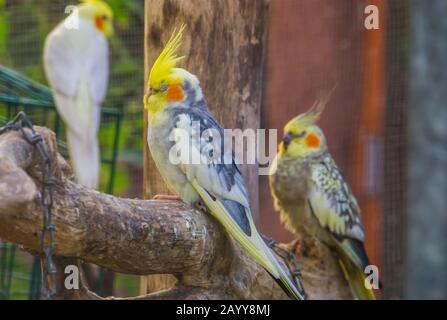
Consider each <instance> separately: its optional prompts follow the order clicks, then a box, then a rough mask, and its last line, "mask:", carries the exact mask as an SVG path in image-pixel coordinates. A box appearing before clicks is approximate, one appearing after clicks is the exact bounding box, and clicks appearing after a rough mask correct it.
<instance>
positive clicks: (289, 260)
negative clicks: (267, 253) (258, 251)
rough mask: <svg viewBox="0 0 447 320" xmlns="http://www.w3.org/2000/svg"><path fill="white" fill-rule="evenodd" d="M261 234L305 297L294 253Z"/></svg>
mask: <svg viewBox="0 0 447 320" xmlns="http://www.w3.org/2000/svg"><path fill="white" fill-rule="evenodd" d="M261 236H262V238H263V239H264V241H265V242H266V243H267V245H268V246H269V247H270V248H271V249H272V250H274V251H275V252H276V254H277V255H278V256H279V257H280V258H281V259H282V260H283V261H284V263H285V265H286V266H287V269H288V271H289V273H290V274H291V275H292V279H293V282H294V283H295V285H296V287H297V288H298V290H299V291H300V292H301V293H302V294H303V296H304V298H305V299H306V296H307V294H306V291H305V290H304V286H303V283H302V279H301V269H300V267H299V266H298V265H297V263H296V255H295V254H294V253H292V252H291V251H290V250H287V249H286V248H283V247H282V246H281V245H280V244H278V242H277V241H275V240H273V239H272V238H269V237H267V236H264V235H263V234H261Z"/></svg>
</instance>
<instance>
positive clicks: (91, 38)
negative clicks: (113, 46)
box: [44, 0, 113, 188]
mask: <svg viewBox="0 0 447 320" xmlns="http://www.w3.org/2000/svg"><path fill="white" fill-rule="evenodd" d="M112 18H113V14H112V10H111V9H110V7H109V6H108V5H107V4H106V3H104V2H102V1H99V0H84V1H83V3H82V4H80V5H78V6H77V7H76V10H74V11H73V12H72V13H71V15H70V16H68V17H67V18H66V20H64V21H62V22H61V23H59V24H58V25H57V26H56V27H55V28H54V29H53V31H51V32H50V34H49V35H48V36H47V38H46V41H45V48H44V67H45V73H46V76H47V78H48V82H49V84H50V86H51V89H52V92H53V96H54V101H55V104H56V108H57V110H58V112H59V114H60V116H61V117H62V119H63V120H64V122H65V125H66V128H67V142H68V149H69V154H70V159H71V162H72V165H73V169H74V172H75V175H76V177H77V180H78V182H79V183H81V184H83V185H85V186H87V187H91V188H96V187H97V185H98V180H99V166H100V156H99V145H98V137H97V133H98V128H99V122H100V108H101V103H102V102H103V100H104V98H105V95H106V91H107V84H108V78H109V49H108V42H107V37H109V36H110V35H112V33H113V25H112ZM68 19H69V20H68Z"/></svg>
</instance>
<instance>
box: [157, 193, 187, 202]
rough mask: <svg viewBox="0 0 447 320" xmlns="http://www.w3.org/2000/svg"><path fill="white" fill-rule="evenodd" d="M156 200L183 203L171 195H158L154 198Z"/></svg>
mask: <svg viewBox="0 0 447 320" xmlns="http://www.w3.org/2000/svg"><path fill="white" fill-rule="evenodd" d="M153 199H154V200H170V201H182V199H181V198H180V197H179V196H174V195H170V194H156V195H155V196H154V198H153Z"/></svg>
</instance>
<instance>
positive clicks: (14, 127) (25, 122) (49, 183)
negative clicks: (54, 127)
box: [0, 111, 56, 299]
mask: <svg viewBox="0 0 447 320" xmlns="http://www.w3.org/2000/svg"><path fill="white" fill-rule="evenodd" d="M26 129H28V130H26ZM8 131H20V132H21V133H22V135H23V137H24V138H25V140H26V141H27V142H28V143H29V144H31V145H33V146H34V147H35V148H36V149H37V151H38V152H39V155H40V158H41V161H40V169H41V172H42V186H41V191H40V202H41V205H42V208H43V213H44V215H43V228H42V235H41V239H40V240H41V242H40V247H41V250H42V252H43V254H44V259H42V278H43V282H44V284H45V291H44V296H45V298H46V299H52V298H53V296H54V295H55V294H56V266H55V264H54V262H53V254H54V250H55V240H54V231H55V227H54V224H53V221H52V213H51V209H52V207H53V187H54V177H53V161H52V159H51V158H50V156H49V154H48V152H47V149H46V147H45V144H44V142H43V139H42V136H41V135H40V134H39V133H37V132H36V131H35V130H34V127H33V124H32V123H31V121H30V120H29V119H28V117H27V115H26V114H25V112H23V111H21V112H19V113H18V114H17V116H16V117H15V118H14V119H13V120H12V121H9V122H8V123H7V124H6V125H5V126H4V127H2V128H0V135H1V134H3V133H6V132H8Z"/></svg>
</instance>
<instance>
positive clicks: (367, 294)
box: [339, 259, 376, 300]
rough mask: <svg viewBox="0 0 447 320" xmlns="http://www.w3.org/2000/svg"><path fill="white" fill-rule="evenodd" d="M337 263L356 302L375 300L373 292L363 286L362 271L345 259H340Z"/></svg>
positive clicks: (364, 277) (363, 277)
mask: <svg viewBox="0 0 447 320" xmlns="http://www.w3.org/2000/svg"><path fill="white" fill-rule="evenodd" d="M339 262H340V267H341V269H342V270H343V273H344V276H345V278H346V281H348V283H349V286H350V287H351V290H352V293H353V294H354V296H355V298H356V299H358V300H376V297H375V295H374V291H373V290H372V289H368V288H366V286H365V279H366V276H365V274H364V273H363V271H362V270H361V269H359V268H358V267H357V266H356V265H354V264H353V263H352V262H351V261H347V260H346V259H340V260H339Z"/></svg>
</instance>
